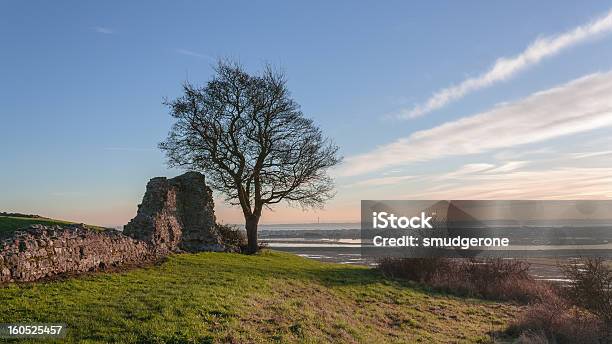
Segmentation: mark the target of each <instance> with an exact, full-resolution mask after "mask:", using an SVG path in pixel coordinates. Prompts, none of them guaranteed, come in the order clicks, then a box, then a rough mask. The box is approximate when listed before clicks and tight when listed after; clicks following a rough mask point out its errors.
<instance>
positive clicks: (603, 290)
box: [562, 258, 612, 328]
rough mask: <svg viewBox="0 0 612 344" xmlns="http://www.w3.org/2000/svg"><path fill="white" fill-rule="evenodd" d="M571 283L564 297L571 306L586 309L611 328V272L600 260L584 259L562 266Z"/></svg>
mask: <svg viewBox="0 0 612 344" xmlns="http://www.w3.org/2000/svg"><path fill="white" fill-rule="evenodd" d="M562 269H563V272H564V273H565V276H566V278H567V279H569V280H570V281H571V282H570V283H569V285H568V287H567V288H566V292H565V296H566V298H567V299H568V300H569V302H571V303H572V304H573V305H575V306H578V307H583V308H585V309H588V310H589V311H590V312H592V313H593V314H596V315H597V316H599V317H600V318H601V319H602V320H603V321H604V322H605V323H606V325H608V327H609V328H612V270H610V269H608V268H607V267H606V266H605V262H604V260H603V259H601V258H586V259H583V260H581V261H580V262H579V263H578V264H566V265H564V266H562Z"/></svg>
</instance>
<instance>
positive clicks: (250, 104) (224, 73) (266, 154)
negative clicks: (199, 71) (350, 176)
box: [160, 61, 340, 230]
mask: <svg viewBox="0 0 612 344" xmlns="http://www.w3.org/2000/svg"><path fill="white" fill-rule="evenodd" d="M215 71H216V75H215V77H214V78H213V79H212V80H211V81H209V82H208V83H207V84H206V85H205V86H204V87H195V86H193V85H191V84H188V83H187V84H185V85H184V95H183V96H182V97H180V98H178V99H175V100H172V101H166V105H168V106H169V108H170V112H171V114H172V116H173V117H174V118H175V119H176V122H175V124H174V125H173V127H172V129H171V131H170V133H169V135H168V137H167V139H166V140H165V141H164V142H162V143H160V148H161V149H162V150H163V151H165V153H166V155H167V157H168V161H169V164H170V165H171V166H175V167H183V168H189V169H193V170H198V171H202V172H203V173H204V174H205V175H206V176H207V181H208V183H209V184H210V185H211V187H213V188H214V189H216V190H218V191H220V192H222V193H223V194H225V195H226V196H227V201H228V202H230V203H231V204H235V205H240V207H241V208H242V211H243V213H244V216H245V219H246V220H247V224H248V220H249V218H251V219H253V218H254V217H256V218H257V220H258V219H259V217H260V215H261V211H262V208H263V207H267V206H269V205H271V204H275V203H279V202H281V201H287V202H289V203H294V204H298V205H301V206H303V207H312V206H320V205H322V204H323V203H324V202H325V201H326V200H328V199H329V198H330V197H332V196H333V181H332V180H331V178H330V177H329V176H328V175H327V169H328V168H329V167H332V166H334V165H336V164H338V163H339V161H340V158H339V157H338V156H337V151H338V147H337V146H335V145H334V144H333V143H332V142H330V140H328V139H327V138H325V137H324V136H323V135H322V133H321V130H320V129H319V128H318V127H316V126H315V125H314V124H313V121H312V120H310V119H308V118H306V117H304V115H303V113H302V112H301V111H300V106H299V105H298V104H297V103H296V102H295V101H294V100H293V99H292V98H291V96H290V94H289V91H288V90H287V87H286V79H285V77H284V75H283V74H282V73H280V72H277V71H275V70H273V69H272V68H270V67H266V68H265V70H264V71H263V72H262V73H261V74H259V75H250V74H248V73H247V72H245V70H244V69H243V68H242V67H241V66H240V65H238V64H235V63H231V62H226V61H220V62H219V63H218V65H217V66H216V68H215ZM255 223H257V221H255ZM247 227H248V226H247ZM247 230H248V228H247Z"/></svg>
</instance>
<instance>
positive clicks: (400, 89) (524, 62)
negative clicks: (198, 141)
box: [0, 1, 612, 226]
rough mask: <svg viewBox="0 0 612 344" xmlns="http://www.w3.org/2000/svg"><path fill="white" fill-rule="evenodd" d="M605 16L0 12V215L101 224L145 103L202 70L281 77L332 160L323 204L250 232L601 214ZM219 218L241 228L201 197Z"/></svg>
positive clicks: (519, 11)
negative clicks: (533, 203) (403, 207)
mask: <svg viewBox="0 0 612 344" xmlns="http://www.w3.org/2000/svg"><path fill="white" fill-rule="evenodd" d="M611 11H612V1H597V2H578V1H538V2H533V1H512V2H491V1H470V2H458V1H427V2H425V1H423V2H407V1H386V2H384V3H380V2H373V1H369V2H368V1H334V2H329V1H308V2H306V1H303V2H300V3H298V2H286V1H285V2H282V1H261V2H257V3H255V2H249V1H234V2H223V3H222V2H219V1H216V2H212V1H181V2H169V1H164V2H162V1H146V2H144V1H141V2H136V1H133V2H120V1H106V2H91V1H87V2H84V1H62V2H49V1H2V2H0V128H1V131H0V132H1V133H2V134H1V135H0V157H1V158H0V211H16V212H23V213H35V214H41V215H45V216H50V217H54V218H61V219H66V220H73V221H78V222H86V223H92V224H98V225H105V226H119V225H122V224H125V223H127V222H128V221H129V219H130V218H132V217H133V216H134V215H135V213H136V209H137V204H138V203H139V202H140V201H141V199H142V196H143V193H144V189H145V185H146V182H147V181H148V180H149V179H150V178H153V177H155V176H167V177H172V176H175V175H178V174H180V173H182V171H180V170H175V169H169V168H168V167H167V166H166V164H165V157H164V155H163V153H162V152H160V151H159V150H158V149H157V144H158V143H159V142H160V141H162V140H163V139H164V138H165V137H166V134H167V132H168V130H169V129H170V126H171V124H172V118H171V117H170V116H169V114H168V109H167V108H165V107H164V106H163V104H162V102H163V99H164V98H168V99H172V98H175V97H178V96H180V93H181V85H182V83H183V82H185V81H189V82H191V83H194V84H204V83H205V82H206V81H207V80H209V79H210V78H211V76H212V72H213V71H212V68H211V66H212V65H213V64H214V61H215V59H217V58H220V57H224V58H231V59H235V60H238V61H240V63H242V64H243V65H244V66H245V68H247V69H248V70H249V71H252V72H257V71H258V70H260V69H261V67H262V66H263V65H264V64H265V63H270V64H272V65H274V66H276V67H278V68H281V69H282V70H284V72H285V73H286V75H287V77H288V87H289V89H290V90H291V92H292V95H293V97H294V99H295V100H296V101H297V102H298V103H299V104H300V105H301V107H302V110H303V112H304V114H305V115H306V116H307V117H309V118H312V119H313V120H314V121H315V123H316V124H317V125H319V126H320V127H321V128H322V130H323V132H324V133H325V134H326V135H328V136H329V137H331V138H332V139H333V140H334V141H335V143H336V144H337V145H338V146H339V147H340V152H341V154H342V155H343V156H344V163H343V164H342V165H340V166H339V167H337V168H335V169H334V170H332V171H330V173H331V175H332V176H333V177H334V179H335V181H336V185H337V195H336V197H335V198H334V199H332V200H331V201H329V202H328V203H327V205H326V206H325V208H324V209H322V210H309V211H304V210H302V209H300V208H291V207H287V206H284V205H281V206H277V207H276V208H274V211H271V212H270V211H269V212H266V213H265V214H264V216H263V218H262V220H261V221H262V223H309V222H317V221H320V222H352V221H355V222H357V221H358V220H359V206H360V200H362V199H609V198H612V135H611V134H612V96H611V95H612V12H611ZM215 195H216V212H217V217H218V219H219V221H223V222H226V223H241V222H242V221H243V220H242V219H241V213H240V211H239V210H238V209H235V208H232V207H230V206H228V205H226V204H224V201H223V198H222V197H220V195H218V194H217V193H215Z"/></svg>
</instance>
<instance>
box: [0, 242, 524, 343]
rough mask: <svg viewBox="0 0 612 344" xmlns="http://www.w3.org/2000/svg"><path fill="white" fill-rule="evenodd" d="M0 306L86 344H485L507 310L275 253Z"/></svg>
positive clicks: (92, 278)
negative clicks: (56, 325) (61, 326)
mask: <svg viewBox="0 0 612 344" xmlns="http://www.w3.org/2000/svg"><path fill="white" fill-rule="evenodd" d="M0 300H2V302H0V323H8V322H65V323H67V325H68V329H69V332H68V338H67V339H68V341H69V342H91V343H105V342H116V341H119V342H132V343H209V342H224V343H225V342H236V343H243V342H258V343H259V342H262V343H264V342H306V343H316V342H330V341H334V342H366V343H377V342H396V343H406V342H410V343H413V342H424V343H430V342H445V343H447V342H466V343H474V342H490V341H491V338H490V336H489V335H488V333H489V332H491V331H495V330H500V329H502V328H504V327H505V325H506V324H507V323H508V322H509V321H510V319H512V318H513V317H514V314H515V313H516V311H517V307H516V306H512V305H509V304H504V303H494V302H488V301H482V300H476V299H464V298H457V297H452V296H447V295H444V294H439V293H433V292H430V291H427V290H425V289H421V288H420V287H418V286H416V285H414V284H407V283H403V282H397V281H390V280H386V279H384V278H383V277H382V276H381V275H380V274H379V273H378V272H377V271H376V270H372V269H368V268H365V267H358V266H350V265H341V264H329V263H321V262H317V261H314V260H308V259H305V258H301V257H298V256H295V255H291V254H286V253H280V252H274V251H264V252H262V253H260V254H258V255H254V256H247V255H240V254H228V253H201V254H182V255H174V256H171V257H170V258H169V259H168V260H167V261H166V262H164V263H163V264H160V265H158V266H153V267H149V268H141V269H134V270H131V271H126V272H120V273H108V274H104V273H97V274H91V275H87V276H83V277H80V278H72V279H67V280H63V281H54V282H45V283H35V284H21V285H15V284H11V285H8V286H6V287H4V288H1V287H0Z"/></svg>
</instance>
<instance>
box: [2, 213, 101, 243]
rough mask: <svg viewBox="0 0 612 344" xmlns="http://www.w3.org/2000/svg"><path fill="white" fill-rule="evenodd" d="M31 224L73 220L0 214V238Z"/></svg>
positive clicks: (65, 222) (58, 223)
mask: <svg viewBox="0 0 612 344" xmlns="http://www.w3.org/2000/svg"><path fill="white" fill-rule="evenodd" d="M33 224H42V225H47V226H52V225H67V224H74V222H69V221H63V220H54V219H49V218H46V217H40V216H32V215H26V216H19V214H11V215H10V216H3V215H0V238H3V237H5V236H7V235H10V233H12V232H14V231H16V230H18V229H21V228H25V227H28V226H29V225H33ZM87 227H88V228H91V229H95V230H104V229H105V228H103V227H99V226H91V225H88V226H87Z"/></svg>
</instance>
